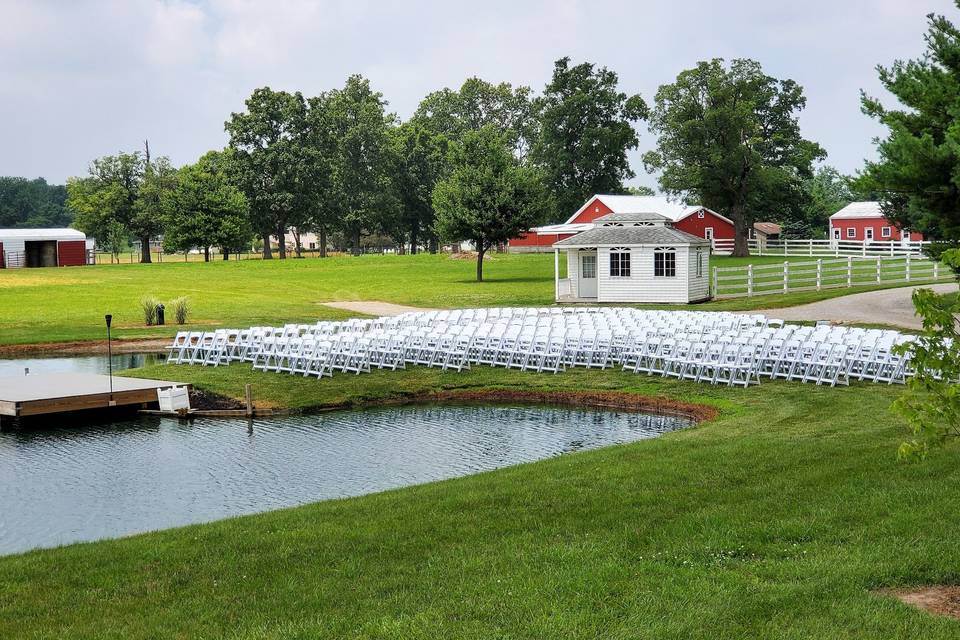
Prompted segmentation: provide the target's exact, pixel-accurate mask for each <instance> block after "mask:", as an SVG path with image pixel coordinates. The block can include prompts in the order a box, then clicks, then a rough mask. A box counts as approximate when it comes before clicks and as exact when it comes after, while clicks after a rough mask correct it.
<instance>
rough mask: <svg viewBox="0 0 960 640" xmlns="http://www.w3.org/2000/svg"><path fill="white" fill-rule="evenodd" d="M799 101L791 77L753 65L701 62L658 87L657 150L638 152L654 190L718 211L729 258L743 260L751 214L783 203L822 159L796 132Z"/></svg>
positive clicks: (749, 62) (766, 211) (800, 95)
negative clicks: (728, 227) (730, 236)
mask: <svg viewBox="0 0 960 640" xmlns="http://www.w3.org/2000/svg"><path fill="white" fill-rule="evenodd" d="M805 104H806V98H804V96H803V90H802V89H801V87H800V86H799V85H798V84H797V83H796V82H794V81H793V80H777V79H775V78H771V77H770V76H767V75H765V74H764V73H763V71H762V69H761V67H760V65H759V63H757V62H754V61H753V60H734V61H732V62H731V63H730V67H729V69H727V68H725V67H724V62H723V60H720V59H714V60H711V61H710V62H701V63H699V64H698V65H697V66H696V67H695V68H693V69H688V70H686V71H683V72H681V73H680V75H678V76H677V79H676V81H675V82H674V83H673V84H668V85H664V86H662V87H660V89H659V90H658V91H657V95H656V106H655V108H654V111H653V114H652V117H651V120H650V130H651V131H654V132H656V133H657V134H659V140H658V143H657V149H656V151H651V152H649V153H647V154H645V155H644V164H645V165H646V167H647V170H648V171H649V172H650V173H653V172H656V171H660V172H661V174H660V186H661V187H662V188H663V189H664V191H666V192H668V193H672V194H678V195H679V194H684V195H690V196H692V197H694V198H696V199H697V200H698V201H699V202H700V203H701V204H703V205H704V206H707V207H710V208H711V209H714V210H717V211H720V212H722V213H725V214H726V215H727V216H728V217H730V219H731V220H733V223H734V227H735V232H736V233H735V241H734V255H736V256H746V255H749V251H748V244H747V243H748V239H749V232H750V228H751V227H752V226H753V223H754V222H755V221H756V220H757V218H758V216H766V215H769V212H770V211H771V210H774V211H775V210H778V209H780V210H782V209H783V208H784V207H785V206H789V200H787V199H784V194H790V193H791V192H793V193H799V192H801V191H802V190H801V188H800V183H801V181H802V180H803V179H804V178H807V177H809V176H810V175H811V171H812V164H813V161H814V160H817V159H820V158H823V157H824V156H825V155H826V154H825V152H824V151H823V149H821V148H820V146H819V145H817V144H816V143H814V142H810V141H809V140H805V139H804V138H803V137H802V136H801V135H800V125H799V123H798V122H797V118H796V114H797V112H798V111H800V110H801V109H803V107H804V106H805Z"/></svg>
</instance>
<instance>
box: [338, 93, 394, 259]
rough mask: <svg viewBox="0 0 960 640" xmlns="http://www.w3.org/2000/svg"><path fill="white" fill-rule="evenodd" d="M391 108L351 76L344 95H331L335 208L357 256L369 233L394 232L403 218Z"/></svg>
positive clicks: (380, 95)
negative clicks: (396, 184)
mask: <svg viewBox="0 0 960 640" xmlns="http://www.w3.org/2000/svg"><path fill="white" fill-rule="evenodd" d="M386 106H387V103H386V101H384V100H383V95H382V94H381V93H378V92H375V91H373V90H372V89H371V88H370V81H369V80H367V79H366V78H364V77H362V76H359V75H354V76H350V77H349V78H348V79H347V82H346V85H344V87H343V89H338V90H336V91H332V92H331V93H330V95H329V102H328V109H329V118H330V122H331V126H332V131H333V135H334V138H335V140H336V141H337V148H336V153H335V156H334V159H333V168H332V180H333V184H334V186H333V194H334V196H335V197H333V198H332V200H333V203H332V205H331V206H332V208H333V209H332V210H333V211H334V212H335V213H336V215H337V219H338V220H339V224H340V225H341V228H342V229H343V231H344V233H345V234H346V236H347V238H348V239H349V240H350V241H351V243H352V245H353V251H354V253H355V254H357V253H359V252H360V238H361V236H362V235H363V234H364V233H371V232H384V231H386V232H388V233H389V232H390V231H393V230H394V228H395V226H396V225H397V222H396V219H397V217H398V216H399V212H400V208H399V203H398V201H397V198H396V196H395V194H394V188H393V182H392V178H391V175H390V169H391V149H390V128H391V127H392V126H393V125H394V123H395V121H396V118H395V117H394V115H393V114H388V113H387V112H386Z"/></svg>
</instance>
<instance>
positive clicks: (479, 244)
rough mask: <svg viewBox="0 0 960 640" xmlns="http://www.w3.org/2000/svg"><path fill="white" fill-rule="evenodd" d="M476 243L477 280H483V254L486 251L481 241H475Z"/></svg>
mask: <svg viewBox="0 0 960 640" xmlns="http://www.w3.org/2000/svg"><path fill="white" fill-rule="evenodd" d="M475 244H476V245H477V282H483V254H484V253H486V252H487V249H486V247H484V246H483V242H481V241H479V240H478V241H476V243H475Z"/></svg>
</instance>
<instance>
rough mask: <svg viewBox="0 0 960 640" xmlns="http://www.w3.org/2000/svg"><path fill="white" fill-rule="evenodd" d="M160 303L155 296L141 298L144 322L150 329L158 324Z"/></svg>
mask: <svg viewBox="0 0 960 640" xmlns="http://www.w3.org/2000/svg"><path fill="white" fill-rule="evenodd" d="M158 304H160V301H159V300H157V299H156V298H155V297H153V296H143V297H142V298H140V308H141V309H143V322H144V324H146V325H147V326H148V327H152V326H153V325H155V324H157V305H158Z"/></svg>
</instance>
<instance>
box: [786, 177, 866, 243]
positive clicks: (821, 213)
mask: <svg viewBox="0 0 960 640" xmlns="http://www.w3.org/2000/svg"><path fill="white" fill-rule="evenodd" d="M803 189H804V192H805V196H806V199H805V202H804V203H803V207H802V208H801V211H800V215H799V216H797V217H793V218H789V219H787V220H783V222H789V221H793V222H799V223H802V224H804V225H806V226H808V227H809V228H810V229H811V231H812V232H813V233H816V234H818V235H821V236H822V235H824V234H826V231H827V228H828V227H829V226H830V216H832V215H833V214H835V213H836V212H837V211H839V210H840V209H842V208H843V207H845V206H847V205H848V204H850V203H851V202H853V201H854V200H855V199H857V198H859V194H857V193H855V192H854V190H853V188H852V187H851V179H850V177H849V176H845V175H843V174H842V173H840V172H839V171H837V170H836V169H835V168H834V167H831V166H828V165H821V166H819V167H817V170H816V171H815V172H814V174H813V175H812V176H810V177H809V178H807V179H806V180H804V182H803Z"/></svg>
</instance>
